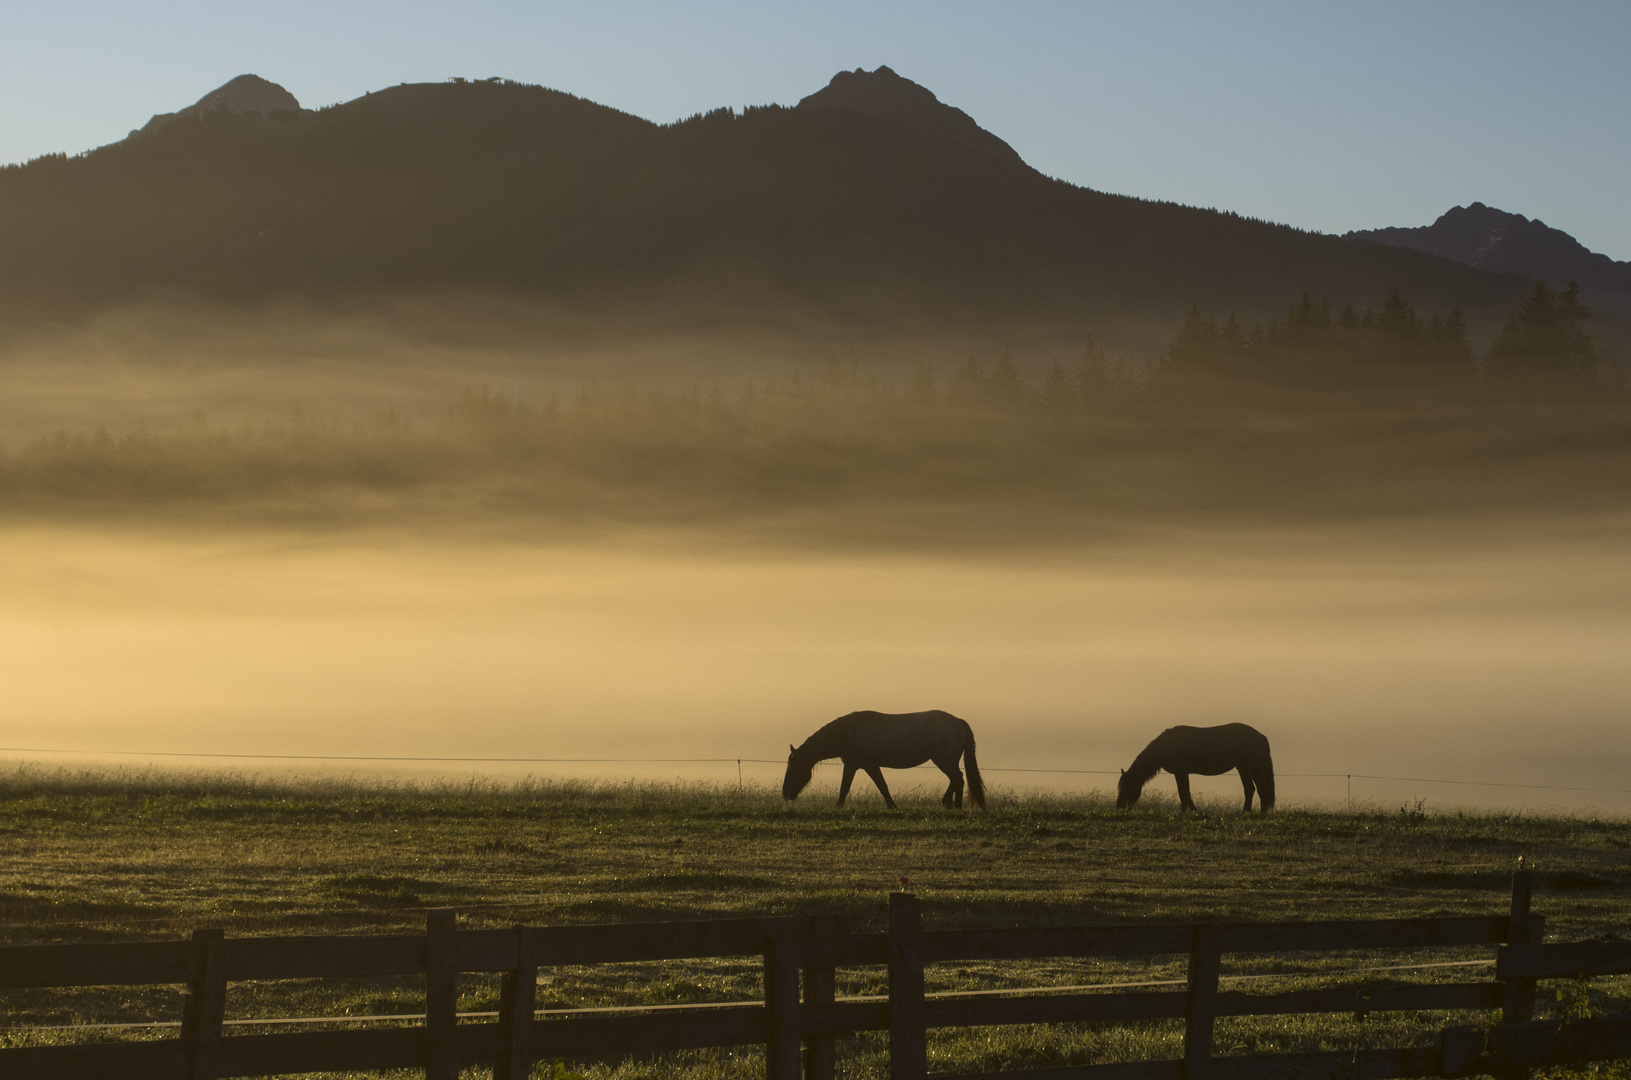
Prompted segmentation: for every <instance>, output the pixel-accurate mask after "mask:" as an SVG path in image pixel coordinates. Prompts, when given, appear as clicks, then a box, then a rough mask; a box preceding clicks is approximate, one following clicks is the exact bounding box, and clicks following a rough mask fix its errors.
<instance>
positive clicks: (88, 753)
mask: <svg viewBox="0 0 1631 1080" xmlns="http://www.w3.org/2000/svg"><path fill="white" fill-rule="evenodd" d="M0 754H45V755H58V756H64V757H74V756H77V757H89V758H98V757H101V758H115V757H128V758H144V759H151V758H164V759H172V758H176V759H194V760H205V761H312V762H322V761H332V762H358V763H373V764H381V765H388V764H422V765H732V764H734V765H736V766H737V768H738V773H737V779H738V782H742V774H741V771H740V770H741V767H742V766H743V765H785V764H787V762H786V760H785V759H779V758H756V757H453V756H436V755H417V754H216V753H203V752H197V751H171V750H153V751H150V750H61V749H50V748H45V747H19V746H0ZM819 764H820V765H824V766H832V767H836V763H834V762H820V763H819ZM916 768H917V769H925V770H931V771H937V770H936V768H935V766H933V765H930V764H927V763H926V764H923V765H919V766H916ZM980 772H982V773H1020V774H1035V775H1039V776H1047V775H1052V776H1119V775H1120V772H1121V771H1120V770H1119V769H1043V768H1032V767H1024V768H1021V767H1009V766H987V765H982V766H981V767H980ZM1275 776H1276V778H1277V779H1304V780H1313V779H1323V780H1343V781H1346V782H1347V784H1348V792H1347V799H1348V802H1349V803H1352V801H1353V790H1352V784H1353V781H1355V780H1381V781H1397V782H1400V783H1410V784H1444V785H1450V786H1457V787H1479V788H1501V789H1512V790H1525V791H1568V792H1577V793H1592V794H1603V795H1631V788H1613V787H1586V786H1577V785H1563V784H1521V783H1513V782H1510V781H1504V780H1465V779H1450V778H1445V777H1430V776H1389V775H1385V774H1382V773H1336V772H1330V773H1297V772H1277V773H1276V774H1275Z"/></svg>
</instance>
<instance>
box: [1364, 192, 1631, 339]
mask: <svg viewBox="0 0 1631 1080" xmlns="http://www.w3.org/2000/svg"><path fill="white" fill-rule="evenodd" d="M1347 235H1348V236H1349V237H1353V238H1355V239H1360V240H1374V241H1376V242H1377V243H1379V244H1387V245H1389V246H1392V247H1406V248H1414V249H1415V250H1417V251H1425V252H1428V253H1430V254H1433V255H1439V256H1442V257H1443V258H1446V259H1454V260H1455V261H1456V262H1459V263H1465V264H1467V265H1468V266H1476V267H1477V268H1478V269H1480V270H1493V271H1495V272H1497V273H1509V274H1510V273H1516V274H1523V275H1525V276H1526V277H1530V278H1543V279H1545V281H1546V282H1547V283H1548V284H1550V285H1552V286H1553V287H1554V288H1562V287H1563V285H1564V283H1565V282H1567V281H1569V280H1570V279H1574V280H1576V281H1578V282H1579V283H1580V286H1581V288H1582V289H1584V290H1585V294H1586V299H1587V301H1588V302H1589V303H1591V304H1593V305H1596V306H1599V307H1602V308H1604V309H1606V310H1610V311H1620V312H1625V313H1627V314H1631V263H1622V262H1615V261H1614V260H1612V259H1610V258H1609V257H1608V256H1607V255H1601V254H1598V253H1597V252H1594V251H1591V250H1590V249H1588V248H1587V247H1586V246H1585V245H1584V244H1582V243H1580V241H1578V240H1576V239H1575V238H1574V237H1572V236H1570V235H1569V234H1568V233H1566V232H1564V231H1562V230H1561V229H1554V228H1552V227H1551V226H1550V225H1547V224H1546V223H1545V222H1544V221H1541V220H1540V219H1539V218H1526V217H1524V216H1523V215H1522V214H1513V213H1508V212H1507V211H1505V210H1498V209H1496V208H1495V207H1493V206H1485V205H1484V204H1483V203H1481V202H1475V203H1470V204H1469V205H1467V206H1455V207H1451V208H1450V209H1449V210H1446V211H1445V212H1444V213H1442V214H1440V215H1439V216H1438V220H1436V221H1434V222H1433V223H1432V224H1431V225H1422V226H1420V227H1418V228H1387V229H1367V230H1364V231H1361V232H1351V233H1348V234H1347Z"/></svg>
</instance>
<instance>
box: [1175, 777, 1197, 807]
mask: <svg viewBox="0 0 1631 1080" xmlns="http://www.w3.org/2000/svg"><path fill="white" fill-rule="evenodd" d="M1173 776H1174V777H1175V778H1176V779H1177V781H1178V805H1179V809H1180V810H1193V809H1195V800H1194V799H1191V798H1190V797H1189V774H1188V773H1186V772H1181V773H1174V774H1173Z"/></svg>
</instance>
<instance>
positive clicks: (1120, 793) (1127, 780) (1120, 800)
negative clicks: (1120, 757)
mask: <svg viewBox="0 0 1631 1080" xmlns="http://www.w3.org/2000/svg"><path fill="white" fill-rule="evenodd" d="M1142 794H1144V785H1143V784H1139V783H1135V782H1134V781H1133V779H1132V778H1131V777H1129V776H1128V775H1127V770H1126V769H1123V770H1121V779H1120V780H1119V781H1117V783H1116V809H1117V810H1131V809H1132V806H1133V804H1134V803H1135V802H1137V801H1138V797H1139V796H1140V795H1142Z"/></svg>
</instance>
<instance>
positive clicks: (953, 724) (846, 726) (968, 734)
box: [782, 709, 985, 810]
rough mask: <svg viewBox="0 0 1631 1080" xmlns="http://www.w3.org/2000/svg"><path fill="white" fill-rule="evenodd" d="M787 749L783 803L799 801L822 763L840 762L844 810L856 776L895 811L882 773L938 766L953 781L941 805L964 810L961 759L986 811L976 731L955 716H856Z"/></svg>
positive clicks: (974, 797) (971, 790)
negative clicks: (976, 753) (875, 789)
mask: <svg viewBox="0 0 1631 1080" xmlns="http://www.w3.org/2000/svg"><path fill="white" fill-rule="evenodd" d="M787 749H788V750H789V751H790V753H789V754H788V755H787V775H786V776H785V777H783V778H782V798H784V799H787V800H789V801H791V800H793V799H796V798H798V797H799V792H801V791H803V790H804V789H805V787H806V786H807V785H808V784H809V783H810V776H811V774H812V773H813V772H814V770H815V763H816V762H818V761H826V760H827V759H828V758H838V759H839V760H841V761H842V762H843V763H844V779H843V782H842V783H840V784H839V785H838V805H839V806H843V805H844V800H845V799H847V798H848V797H849V786H850V783H851V782H852V781H853V780H854V779H855V770H857V769H861V770H864V771H865V772H866V774H867V775H868V776H870V777H872V782H873V783H874V784H877V785H878V791H879V793H881V794H882V795H883V801H884V805H885V806H887V807H889V809H891V810H894V809H896V806H895V800H894V799H892V798H890V795H889V785H888V784H886V783H884V782H883V772H882V770H884V769H911V768H915V767H916V766H918V765H921V764H923V763H924V762H925V761H932V762H934V763H935V764H936V765H938V766H939V767H940V771H941V772H943V773H945V774H946V776H947V777H948V778H949V779H950V780H951V784H950V786H948V787H947V788H946V793H945V794H944V795H943V796H941V798H940V803H941V805H942V806H945V807H946V808H947V809H951V808H952V807H956V808H958V809H962V806H963V774H962V773H961V772H958V771H957V759H958V758H959V757H960V758H962V759H963V764H964V765H965V766H966V767H967V769H968V798H969V801H970V802H972V803H973V804H974V805H975V806H977V807H979V808H980V809H981V810H984V809H985V782H984V781H983V780H981V779H980V767H979V765H977V764H975V761H974V729H972V728H970V727H969V726H968V721H967V720H963V719H960V718H958V717H955V716H953V715H952V714H951V713H949V712H941V711H940V710H939V709H930V710H928V711H927V712H913V713H881V712H872V711H871V710H866V711H863V712H852V713H849V714H848V715H846V716H840V717H839V718H838V719H836V720H834V721H833V722H832V723H830V724H826V725H824V726H822V727H821V728H820V729H819V730H818V731H816V733H815V734H814V735H811V736H810V737H809V738H808V739H805V740H804V743H803V745H801V746H792V745H789V746H788V748H787Z"/></svg>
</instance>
